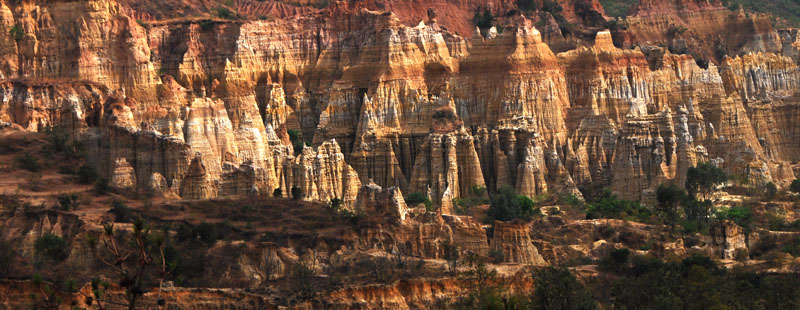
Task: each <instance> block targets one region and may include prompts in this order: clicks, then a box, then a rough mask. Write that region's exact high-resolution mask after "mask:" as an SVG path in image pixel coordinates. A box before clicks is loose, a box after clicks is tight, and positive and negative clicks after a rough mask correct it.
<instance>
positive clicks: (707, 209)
mask: <svg viewBox="0 0 800 310" xmlns="http://www.w3.org/2000/svg"><path fill="white" fill-rule="evenodd" d="M712 208H713V204H712V203H711V201H710V200H704V201H699V200H696V199H687V200H686V201H685V202H684V205H683V212H684V214H686V219H687V220H688V223H689V224H691V225H694V229H689V230H690V231H691V230H697V231H700V230H703V229H704V227H705V226H706V224H708V218H709V216H710V215H711V209H712Z"/></svg>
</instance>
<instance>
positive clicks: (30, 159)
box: [15, 152, 42, 172]
mask: <svg viewBox="0 0 800 310" xmlns="http://www.w3.org/2000/svg"><path fill="white" fill-rule="evenodd" d="M15 161H16V162H17V164H18V165H19V166H20V167H21V168H22V169H25V170H28V171H31V172H37V171H39V170H42V165H41V164H39V159H38V158H36V157H35V156H33V155H31V154H30V153H28V152H25V153H23V154H20V155H18V156H17V158H16V160H15Z"/></svg>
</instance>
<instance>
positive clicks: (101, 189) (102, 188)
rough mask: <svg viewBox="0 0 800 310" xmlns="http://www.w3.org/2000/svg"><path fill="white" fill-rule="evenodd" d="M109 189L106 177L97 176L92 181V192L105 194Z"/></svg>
mask: <svg viewBox="0 0 800 310" xmlns="http://www.w3.org/2000/svg"><path fill="white" fill-rule="evenodd" d="M110 190H111V185H110V184H109V183H108V179H106V178H99V179H97V181H95V182H94V192H95V193H96V194H98V195H105V194H106V193H108V191H110Z"/></svg>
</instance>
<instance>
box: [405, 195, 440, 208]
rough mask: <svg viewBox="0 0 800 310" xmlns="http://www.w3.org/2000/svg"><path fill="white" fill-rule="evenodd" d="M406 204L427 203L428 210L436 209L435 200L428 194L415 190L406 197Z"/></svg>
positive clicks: (412, 205) (411, 205)
mask: <svg viewBox="0 0 800 310" xmlns="http://www.w3.org/2000/svg"><path fill="white" fill-rule="evenodd" d="M405 200H406V205H407V206H410V207H414V206H418V205H419V204H423V205H425V209H426V210H428V211H434V209H433V202H432V201H431V200H430V199H429V198H428V196H427V195H425V194H423V193H420V192H415V193H411V194H408V195H407V196H406V197H405Z"/></svg>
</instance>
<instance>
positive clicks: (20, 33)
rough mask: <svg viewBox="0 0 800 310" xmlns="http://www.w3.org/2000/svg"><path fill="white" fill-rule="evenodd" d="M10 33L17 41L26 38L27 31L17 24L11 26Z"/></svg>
mask: <svg viewBox="0 0 800 310" xmlns="http://www.w3.org/2000/svg"><path fill="white" fill-rule="evenodd" d="M8 34H9V35H10V36H11V37H12V38H14V41H17V42H19V41H22V39H24V38H25V31H24V30H22V28H21V27H20V26H17V25H14V26H11V29H9V30H8Z"/></svg>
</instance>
